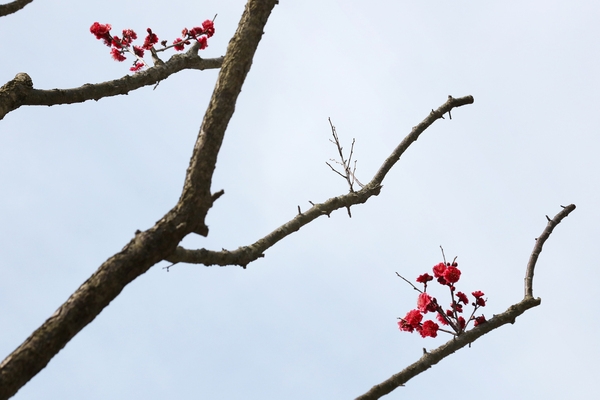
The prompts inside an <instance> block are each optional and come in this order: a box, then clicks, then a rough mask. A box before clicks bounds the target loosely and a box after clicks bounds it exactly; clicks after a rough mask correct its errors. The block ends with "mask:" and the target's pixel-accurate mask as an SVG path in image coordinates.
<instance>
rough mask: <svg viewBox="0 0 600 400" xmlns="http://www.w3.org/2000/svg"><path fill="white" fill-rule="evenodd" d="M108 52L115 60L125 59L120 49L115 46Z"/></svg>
mask: <svg viewBox="0 0 600 400" xmlns="http://www.w3.org/2000/svg"><path fill="white" fill-rule="evenodd" d="M110 54H111V55H112V58H114V59H115V60H116V61H125V56H124V55H123V54H122V53H121V50H119V49H117V48H115V47H113V48H112V49H111V50H110Z"/></svg>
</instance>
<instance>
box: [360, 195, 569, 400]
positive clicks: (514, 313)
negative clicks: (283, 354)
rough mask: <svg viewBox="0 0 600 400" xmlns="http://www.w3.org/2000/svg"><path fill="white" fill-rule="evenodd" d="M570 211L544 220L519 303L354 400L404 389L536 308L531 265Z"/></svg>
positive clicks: (376, 397) (566, 210)
mask: <svg viewBox="0 0 600 400" xmlns="http://www.w3.org/2000/svg"><path fill="white" fill-rule="evenodd" d="M574 209H575V205H574V204H571V205H569V206H567V207H563V210H562V211H561V212H559V213H558V214H557V215H556V216H555V217H554V218H553V219H550V218H548V225H547V226H546V229H544V231H543V232H542V235H541V236H540V237H539V238H538V239H537V242H536V244H535V246H534V248H533V252H532V254H531V258H530V260H529V264H528V265H527V277H528V278H531V280H530V281H529V283H528V280H527V279H526V280H525V287H526V294H525V297H524V299H523V300H521V301H520V302H519V303H516V304H514V305H512V306H510V307H509V308H508V309H507V310H506V311H505V312H503V313H502V314H498V315H495V316H494V317H493V318H492V319H490V320H488V321H487V322H485V323H483V324H480V325H478V326H477V327H475V328H473V329H471V330H470V331H467V332H465V333H463V334H461V335H459V336H457V337H455V338H453V339H451V340H449V341H448V342H447V343H445V344H443V345H441V346H440V347H438V348H437V349H435V350H433V351H431V352H425V354H423V356H422V357H421V358H420V359H419V360H418V361H417V362H415V363H413V364H411V365H409V366H408V367H406V368H404V369H403V370H402V371H400V372H398V373H397V374H395V375H392V377H390V378H389V379H387V380H385V381H384V382H382V383H380V384H378V385H375V386H373V387H372V388H371V390H369V391H368V392H366V393H365V394H363V395H362V396H358V397H357V398H356V400H374V399H379V398H380V397H382V396H385V395H386V394H389V393H391V392H392V391H393V390H395V389H396V388H397V387H399V386H404V384H405V383H406V382H408V381H409V380H410V379H412V378H414V377H415V376H417V375H419V374H420V373H422V372H424V371H426V370H428V369H429V368H431V367H432V366H434V365H435V364H437V363H438V362H440V361H441V360H443V359H444V358H446V357H448V356H449V355H450V354H452V353H454V352H456V351H457V350H459V349H461V348H463V347H465V346H466V345H468V344H471V343H473V342H474V341H475V340H477V339H479V338H480V337H481V336H483V335H485V334H486V333H488V332H491V331H493V330H494V329H497V328H499V327H501V326H502V325H505V324H508V323H511V324H514V323H515V321H516V319H517V317H518V316H519V315H521V314H523V313H524V312H525V311H527V310H528V309H530V308H533V307H536V306H538V305H540V304H541V302H542V300H541V299H540V298H537V299H534V298H533V296H532V295H531V290H529V291H527V288H529V289H531V281H532V280H533V268H534V266H535V263H536V261H537V258H538V256H539V254H540V252H541V251H542V246H543V242H544V241H546V239H548V237H549V236H550V234H551V233H552V229H553V228H554V227H555V226H556V225H558V224H559V223H560V221H562V220H563V219H564V218H565V217H566V216H567V215H569V213H570V212H571V211H573V210H574ZM546 218H547V217H546Z"/></svg>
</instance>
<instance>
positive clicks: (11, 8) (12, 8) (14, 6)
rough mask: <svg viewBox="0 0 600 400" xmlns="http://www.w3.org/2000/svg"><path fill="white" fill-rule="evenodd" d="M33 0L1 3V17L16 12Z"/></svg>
mask: <svg viewBox="0 0 600 400" xmlns="http://www.w3.org/2000/svg"><path fill="white" fill-rule="evenodd" d="M32 1H33V0H15V1H13V2H11V3H8V4H0V17H4V16H7V15H9V14H13V13H16V12H17V11H19V10H20V9H22V8H23V7H25V6H26V5H27V4H29V3H31V2H32Z"/></svg>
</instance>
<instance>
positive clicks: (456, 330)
mask: <svg viewBox="0 0 600 400" xmlns="http://www.w3.org/2000/svg"><path fill="white" fill-rule="evenodd" d="M460 275H461V271H460V270H459V269H458V263H456V259H455V261H453V262H452V263H447V262H441V263H439V264H437V265H435V266H434V267H433V276H431V275H429V274H428V273H424V274H422V275H419V277H418V278H417V282H418V283H421V284H423V290H421V289H419V288H417V287H416V286H415V285H413V284H412V283H411V282H410V281H408V280H406V279H405V278H404V277H402V276H401V275H399V274H398V276H400V277H401V278H402V279H404V280H405V281H406V282H408V283H409V284H410V285H412V287H413V288H414V289H415V290H417V291H418V292H419V293H420V294H419V296H418V298H417V308H416V309H414V310H411V311H409V312H408V313H407V314H406V316H405V317H404V318H398V319H399V321H398V327H399V328H400V330H401V331H406V332H414V331H417V332H418V333H419V334H420V335H421V336H422V337H424V338H425V337H436V336H437V334H438V331H442V332H446V333H450V334H452V335H455V336H458V335H460V334H461V333H463V332H465V330H466V329H467V326H468V325H469V323H470V322H471V321H473V325H474V326H478V325H480V324H483V323H485V322H486V319H485V316H484V315H483V314H482V315H480V316H477V317H476V316H475V313H476V312H477V310H478V309H479V308H480V307H485V304H486V301H487V299H484V297H483V296H484V294H483V292H482V291H480V290H477V291H475V292H472V293H471V295H472V296H473V301H472V302H470V300H469V296H467V295H466V294H465V293H463V292H460V291H457V290H456V287H455V286H454V285H455V283H456V282H458V281H459V279H460ZM434 279H435V280H437V282H438V283H439V284H440V285H442V286H446V287H448V289H449V290H450V297H451V301H450V305H449V307H448V308H447V309H445V310H444V308H443V307H442V306H441V305H440V304H439V303H438V301H437V299H436V298H435V297H432V296H431V295H430V294H429V293H427V283H428V282H431V281H433V280H434ZM469 303H471V306H473V311H472V312H471V315H470V316H469V317H468V318H467V319H465V318H464V317H463V315H462V314H463V310H464V307H465V306H468V305H469ZM427 313H432V314H435V319H436V320H437V322H435V321H433V320H432V319H429V320H426V321H423V319H424V318H425V315H426V314H427ZM438 323H439V324H441V325H442V326H443V327H444V328H441V327H440V325H439V324H438Z"/></svg>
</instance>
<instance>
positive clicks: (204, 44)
mask: <svg viewBox="0 0 600 400" xmlns="http://www.w3.org/2000/svg"><path fill="white" fill-rule="evenodd" d="M197 40H198V43H200V50H204V49H205V48H207V47H208V39H207V38H206V36H200V37H199V38H198V39H197Z"/></svg>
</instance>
